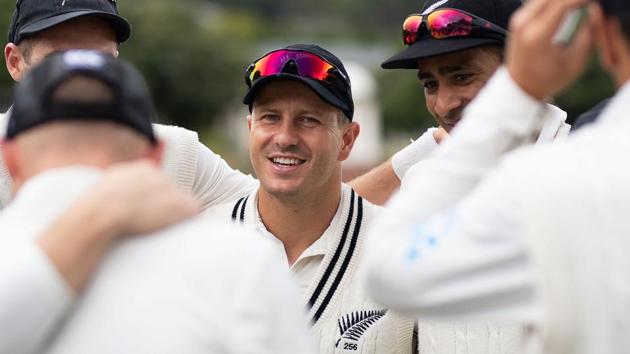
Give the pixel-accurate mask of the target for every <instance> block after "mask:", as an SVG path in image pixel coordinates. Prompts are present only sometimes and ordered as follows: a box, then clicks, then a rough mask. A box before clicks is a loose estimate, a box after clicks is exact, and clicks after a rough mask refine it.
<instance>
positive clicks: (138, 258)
mask: <svg viewBox="0 0 630 354" xmlns="http://www.w3.org/2000/svg"><path fill="white" fill-rule="evenodd" d="M99 177H100V172H98V170H94V169H89V168H80V167H74V168H67V169H59V170H54V171H49V172H47V173H44V174H41V175H39V176H36V177H35V178H33V179H31V180H30V181H29V182H27V184H25V185H24V187H23V188H22V189H21V190H20V192H19V193H18V194H17V196H16V199H15V201H14V202H13V203H11V204H10V205H9V207H7V209H6V210H5V211H4V212H3V213H2V215H0V229H1V230H2V231H3V233H2V234H3V240H7V242H9V241H8V240H22V241H23V242H25V243H34V240H35V238H36V236H37V235H38V234H39V232H41V231H42V230H43V228H45V227H46V226H47V225H48V224H49V223H50V222H51V221H52V220H53V219H54V218H55V217H57V215H58V214H59V213H60V212H61V211H63V210H64V209H65V207H67V206H68V205H69V204H70V203H72V202H73V200H74V199H76V197H77V196H79V195H80V194H81V193H84V192H85V190H88V189H89V188H90V186H92V185H93V184H94V183H96V182H97V181H98V179H99ZM5 231H6V232H5ZM270 247H271V246H270V245H269V244H268V243H267V242H265V241H264V240H261V239H257V238H256V236H253V235H251V234H250V233H249V232H247V231H245V230H244V229H242V228H239V227H236V226H234V225H230V224H229V223H226V222H224V221H221V222H217V221H212V220H201V219H199V218H197V219H194V220H191V221H188V222H185V223H182V224H179V225H177V226H174V227H172V228H169V229H165V230H163V231H161V232H158V233H155V234H152V235H142V236H138V237H130V238H128V239H126V240H125V241H122V242H120V243H119V244H117V245H116V246H114V248H113V250H112V251H111V252H110V253H109V254H108V255H107V256H106V258H105V259H104V261H103V263H102V264H101V267H100V268H99V270H98V272H97V273H96V274H95V276H94V278H93V279H92V282H91V283H90V285H89V287H88V289H87V290H86V291H85V293H84V294H83V295H82V296H81V297H80V298H79V299H78V301H77V302H76V303H75V307H74V308H73V309H72V311H71V312H67V311H66V313H65V315H67V318H66V319H64V320H63V321H61V322H60V321H59V320H60V317H61V316H54V318H51V317H52V316H53V315H51V314H60V313H61V312H64V310H67V306H66V302H67V301H65V299H64V297H63V296H61V298H60V296H57V301H56V302H54V303H53V301H52V300H47V299H32V297H34V296H35V295H40V296H44V295H45V294H46V293H42V292H40V293H38V294H27V293H26V294H24V296H28V297H30V298H31V300H32V302H33V303H35V304H37V303H38V302H43V303H44V304H38V305H37V306H39V307H38V308H37V309H38V310H39V311H38V313H36V314H35V315H36V316H31V317H27V316H17V317H16V318H15V321H16V323H14V324H13V326H18V327H23V328H27V327H28V328H29V332H28V333H26V334H27V335H26V336H25V337H24V338H16V337H15V336H13V337H12V338H9V339H10V340H12V341H13V342H14V343H22V344H24V343H27V344H28V345H30V346H31V348H33V349H36V350H37V352H45V353H64V354H73V353H76V354H79V353H103V354H104V353H147V354H149V353H151V354H154V353H176V352H182V353H287V354H288V353H313V351H312V348H311V347H310V346H309V344H310V343H309V338H308V333H307V330H306V326H305V325H304V315H303V312H302V307H301V306H300V305H299V301H298V300H297V292H296V291H295V288H294V287H293V285H292V284H291V281H290V279H289V278H288V275H287V274H286V272H285V270H284V269H283V266H282V264H281V263H280V262H278V261H277V260H276V259H275V257H273V256H272V254H271V250H270ZM241 259H247V262H242V261H241ZM48 266H49V267H50V265H48ZM50 272H52V270H49V273H50ZM49 278H50V276H49ZM59 281H60V280H59V279H57V282H59ZM16 285H20V284H18V283H17V282H16ZM59 287H60V286H59V285H54V284H52V285H50V284H49V286H47V287H45V289H47V291H48V293H50V292H51V290H50V289H55V288H59ZM31 288H32V287H31ZM27 290H29V289H28V288H27V287H24V289H22V290H21V291H27ZM14 291H15V292H16V293H17V292H19V291H20V289H14ZM33 303H29V304H28V305H27V306H24V307H23V308H16V309H14V311H15V313H20V314H21V312H24V313H26V314H28V313H29V312H30V311H32V309H31V308H30V307H32V306H34V304H33ZM44 305H47V308H46V309H44V308H41V307H42V306H44ZM32 333H41V334H42V335H41V336H36V337H33V336H32V335H31V334H32ZM51 333H54V336H53V337H51V340H50V341H49V342H47V343H46V344H45V345H43V346H42V344H43V342H42V341H41V340H42V339H45V338H44V337H45V336H44V334H48V335H50V334H51ZM7 334H12V333H11V332H7V331H5V330H3V331H2V333H0V335H2V336H5V335H7ZM20 334H22V335H24V333H20ZM0 342H2V343H4V342H5V341H4V340H2V341H0ZM3 352H7V353H19V351H17V350H14V348H9V349H8V350H7V351H4V350H3ZM24 352H30V351H24Z"/></svg>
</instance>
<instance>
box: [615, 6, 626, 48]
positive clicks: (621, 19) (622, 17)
mask: <svg viewBox="0 0 630 354" xmlns="http://www.w3.org/2000/svg"><path fill="white" fill-rule="evenodd" d="M613 16H615V17H616V18H617V19H619V23H620V24H621V30H622V31H623V34H624V35H625V36H626V39H627V40H628V41H630V12H623V13H621V14H619V15H613Z"/></svg>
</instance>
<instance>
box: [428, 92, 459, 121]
mask: <svg viewBox="0 0 630 354" xmlns="http://www.w3.org/2000/svg"><path fill="white" fill-rule="evenodd" d="M461 105H462V99H461V98H460V97H459V96H458V95H457V94H456V93H455V92H453V91H451V90H448V89H440V90H439V91H438V93H437V97H436V100H435V106H434V107H433V110H434V111H435V114H437V115H438V116H439V117H446V116H448V115H449V114H450V112H452V111H453V110H455V109H458V108H460V106H461Z"/></svg>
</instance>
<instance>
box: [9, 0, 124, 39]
mask: <svg viewBox="0 0 630 354" xmlns="http://www.w3.org/2000/svg"><path fill="white" fill-rule="evenodd" d="M116 1H117V0H17V2H16V4H15V10H14V11H13V18H12V19H11V27H9V33H8V37H9V38H8V40H9V43H15V44H18V43H20V41H21V40H22V39H24V38H26V37H28V36H33V35H35V34H37V33H39V32H41V31H44V30H47V29H49V28H51V27H53V26H56V25H58V24H61V23H63V22H66V21H70V20H73V19H75V18H78V17H83V16H96V17H100V18H102V19H104V20H105V21H107V22H108V23H109V24H110V25H111V26H112V28H113V29H114V31H115V32H116V39H117V40H118V43H122V42H124V41H126V40H127V39H129V37H130V36H131V25H130V24H129V22H128V21H127V20H126V19H125V18H123V17H121V16H120V15H119V14H118V8H117V5H116Z"/></svg>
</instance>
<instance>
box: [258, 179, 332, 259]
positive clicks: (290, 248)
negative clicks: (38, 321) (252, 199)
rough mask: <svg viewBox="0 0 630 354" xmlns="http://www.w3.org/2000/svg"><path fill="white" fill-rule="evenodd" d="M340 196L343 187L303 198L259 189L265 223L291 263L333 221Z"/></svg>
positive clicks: (262, 217) (260, 210) (260, 208)
mask: <svg viewBox="0 0 630 354" xmlns="http://www.w3.org/2000/svg"><path fill="white" fill-rule="evenodd" d="M340 199H341V188H340V187H337V188H330V189H329V191H328V192H326V193H313V194H312V195H311V196H307V197H301V198H277V197H274V196H273V195H271V194H269V193H265V191H264V190H262V189H261V190H260V191H259V192H258V212H259V214H260V217H261V219H262V221H263V223H264V224H265V227H266V228H267V230H268V231H269V232H271V233H272V234H273V235H274V236H275V237H276V238H278V239H279V240H280V241H282V243H283V245H284V249H285V251H286V253H287V259H288V260H289V265H293V263H295V261H297V259H298V258H299V257H300V255H301V254H302V253H303V252H304V251H305V250H306V249H307V248H308V247H310V246H311V245H312V244H313V243H314V242H315V241H317V240H318V239H319V238H320V237H321V236H322V235H323V233H324V231H326V229H327V228H328V226H329V225H330V223H331V221H332V219H333V217H334V216H335V213H336V212H337V208H338V206H339V201H340Z"/></svg>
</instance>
